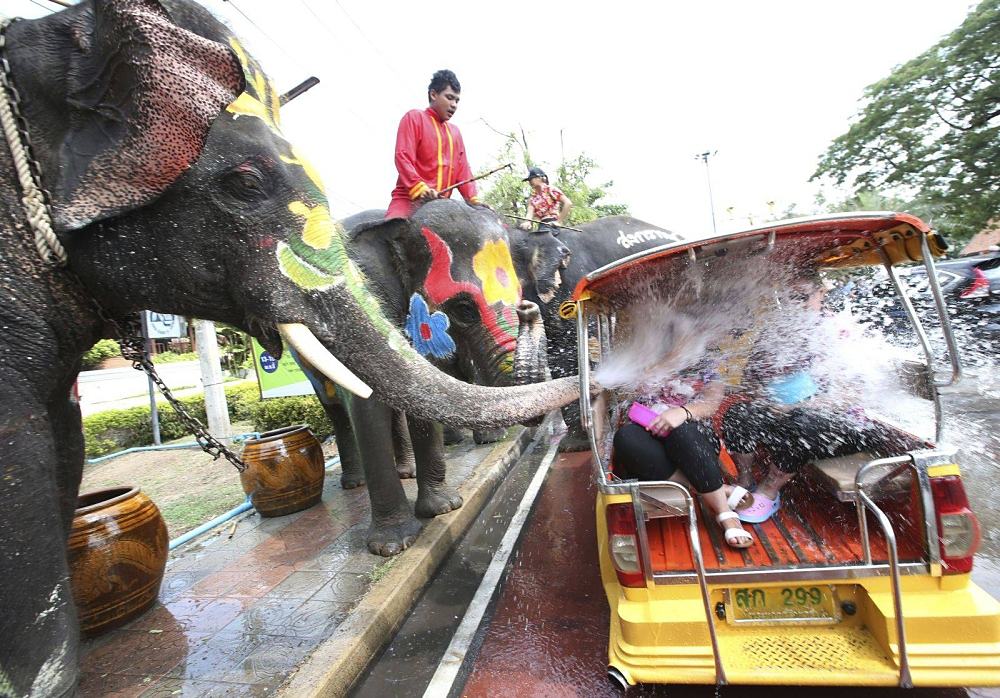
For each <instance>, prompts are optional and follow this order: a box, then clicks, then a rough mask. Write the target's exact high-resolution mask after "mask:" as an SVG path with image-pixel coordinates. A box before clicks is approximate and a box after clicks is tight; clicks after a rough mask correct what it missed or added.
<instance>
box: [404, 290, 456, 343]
mask: <svg viewBox="0 0 1000 698" xmlns="http://www.w3.org/2000/svg"><path fill="white" fill-rule="evenodd" d="M450 324H451V323H450V322H449V320H448V316H447V315H445V314H444V313H442V312H441V311H440V310H436V311H434V312H433V313H431V312H430V309H429V308H428V307H427V301H425V300H424V297H423V296H421V295H420V294H419V293H414V294H413V295H412V296H410V314H409V315H408V316H407V317H406V336H407V337H409V338H410V341H411V342H413V348H414V349H416V350H417V352H418V353H419V354H420V355H421V356H433V357H435V358H438V359H448V358H451V357H452V356H454V354H455V340H453V339H452V338H451V335H449V334H448V326H449V325H450Z"/></svg>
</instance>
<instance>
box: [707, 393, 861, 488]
mask: <svg viewBox="0 0 1000 698" xmlns="http://www.w3.org/2000/svg"><path fill="white" fill-rule="evenodd" d="M875 437H876V435H875V434H874V433H873V432H871V431H866V430H864V429H860V428H859V427H858V426H857V425H854V424H851V423H849V422H847V421H846V420H843V419H837V418H835V417H831V416H826V415H823V414H820V413H818V412H815V411H812V410H809V409H808V408H806V407H798V408H796V409H793V410H791V411H789V412H780V411H778V410H776V409H774V408H772V407H770V406H769V405H768V404H767V403H765V402H740V403H737V404H735V405H733V406H732V407H730V408H729V409H728V410H726V413H725V415H723V417H722V438H723V439H724V440H725V442H726V448H728V449H729V450H730V451H731V452H735V453H753V452H754V451H756V450H757V447H758V446H763V447H764V448H766V449H767V450H768V452H769V453H770V454H771V459H772V461H773V462H774V464H775V465H776V466H777V467H778V469H779V470H781V471H782V472H785V473H795V472H797V471H798V470H799V468H801V467H802V466H803V465H805V464H806V463H808V462H810V461H812V460H815V459H817V458H834V457H837V456H846V455H848V454H851V453H860V452H861V451H869V450H875V449H877V448H878V444H877V440H876V438H875Z"/></svg>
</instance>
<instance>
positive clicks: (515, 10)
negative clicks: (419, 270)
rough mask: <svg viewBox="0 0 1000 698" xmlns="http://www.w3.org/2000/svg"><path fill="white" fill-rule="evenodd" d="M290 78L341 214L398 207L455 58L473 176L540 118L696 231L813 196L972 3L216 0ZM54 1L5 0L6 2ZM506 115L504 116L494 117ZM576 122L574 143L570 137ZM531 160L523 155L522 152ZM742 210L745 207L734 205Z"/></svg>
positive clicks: (291, 124)
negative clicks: (905, 73) (860, 123)
mask: <svg viewBox="0 0 1000 698" xmlns="http://www.w3.org/2000/svg"><path fill="white" fill-rule="evenodd" d="M205 4H206V6H208V7H209V8H210V9H211V10H212V11H214V12H215V13H216V15H217V16H219V17H220V18H222V19H224V20H225V21H226V22H228V23H229V24H230V26H232V27H233V28H234V29H235V31H236V33H237V34H238V35H240V36H241V37H242V38H243V39H244V42H245V43H246V44H247V46H248V47H249V48H250V50H251V52H252V53H253V54H254V55H256V56H257V58H258V59H259V60H260V62H261V63H262V64H263V65H264V67H265V69H266V70H267V71H268V72H269V74H270V76H271V78H272V79H273V80H274V82H275V83H276V85H277V86H278V89H279V90H281V91H285V90H287V89H289V88H290V87H292V86H293V85H295V84H297V83H298V82H300V81H301V80H303V79H304V78H306V77H307V76H309V75H315V76H317V77H319V78H320V80H321V84H320V85H319V86H318V87H315V88H313V90H311V91H310V92H308V93H307V94H305V95H304V96H302V97H300V98H298V99H297V100H295V101H294V102H291V103H290V104H288V105H287V107H286V108H285V109H284V110H283V114H282V119H283V125H284V130H285V132H286V135H288V137H289V138H290V140H292V141H293V142H295V143H296V144H297V145H298V147H299V148H300V150H302V151H303V152H305V153H307V154H308V157H309V158H310V159H312V160H313V161H314V163H315V164H316V165H317V166H318V167H319V169H320V171H321V172H322V174H323V178H324V181H325V184H326V188H327V192H328V194H329V195H330V199H331V207H332V209H333V212H334V214H335V215H337V216H346V215H350V214H351V213H354V212H356V211H358V210H361V209H364V208H375V207H378V208H384V207H385V206H386V205H387V204H388V200H389V192H390V191H391V189H392V187H393V186H394V184H395V178H396V173H395V169H394V166H393V161H392V156H393V146H394V142H395V133H396V126H397V124H398V123H399V118H400V117H401V116H402V114H403V112H405V111H406V110H407V109H410V108H413V107H424V106H426V103H427V102H426V86H427V83H428V81H429V78H430V75H431V74H432V73H433V72H434V71H435V70H436V69H438V68H444V67H447V68H451V69H452V70H454V71H455V72H456V73H457V75H458V78H459V80H460V81H461V83H462V102H461V105H460V107H459V110H458V113H457V114H456V116H455V117H454V119H453V121H452V123H454V124H456V125H458V126H459V128H460V129H461V131H462V134H463V136H464V137H465V142H466V147H467V150H468V152H469V160H470V163H471V165H472V168H473V170H474V171H477V172H478V171H482V170H485V169H487V168H488V167H489V166H491V165H493V164H494V162H495V158H496V155H497V154H498V152H499V150H500V148H501V146H502V144H503V138H502V137H501V136H499V135H498V134H497V133H495V132H494V130H493V129H497V130H499V131H503V132H507V131H511V130H518V131H520V129H522V128H523V130H524V132H525V133H526V135H527V139H528V144H529V146H530V148H531V151H532V154H533V156H534V157H535V159H536V160H539V161H541V164H542V166H543V167H546V168H548V169H549V170H550V171H554V169H555V168H556V167H557V166H558V164H559V161H560V157H561V156H562V154H563V153H565V156H566V157H567V158H571V157H574V156H576V155H577V154H579V153H580V152H585V153H586V154H587V155H589V156H591V157H592V158H594V159H595V160H596V161H597V162H598V164H599V165H600V167H601V170H600V172H599V176H600V178H602V179H611V180H614V187H613V188H612V190H611V193H612V196H611V199H612V200H614V201H616V202H621V203H626V204H628V206H629V207H630V209H631V212H632V214H633V215H635V216H636V217H639V218H642V219H645V220H647V221H650V222H652V223H656V224H658V225H661V226H664V227H667V228H671V229H674V230H677V231H679V232H683V233H687V234H698V233H704V232H707V231H709V230H710V229H711V218H710V214H709V199H708V186H707V183H706V176H705V175H706V172H705V165H704V164H703V163H702V162H701V161H700V160H696V159H695V157H694V155H695V154H696V153H699V152H703V151H706V150H708V151H716V153H717V154H716V155H715V156H714V157H712V158H711V160H710V169H711V181H712V189H713V192H714V199H715V213H716V218H717V220H718V225H719V228H720V230H725V229H732V228H739V227H745V225H746V223H747V217H748V216H751V215H752V216H754V217H755V220H758V219H759V218H760V217H761V216H766V215H768V211H769V207H768V205H767V202H769V201H773V202H774V209H775V211H776V212H780V211H782V210H784V209H785V208H787V207H788V206H789V205H790V204H792V203H798V204H799V206H800V208H808V207H809V206H810V205H811V203H812V200H813V197H814V194H815V192H816V190H817V188H816V186H815V185H814V184H811V183H809V182H808V179H809V176H810V175H811V174H812V172H813V171H814V170H815V166H816V162H817V159H818V157H819V155H820V154H821V153H822V152H823V151H824V150H825V149H826V147H827V145H828V144H829V142H830V141H831V140H832V139H833V138H835V137H836V136H838V135H840V134H841V133H843V132H844V131H845V130H846V128H847V124H848V119H849V118H850V117H851V116H852V115H853V114H854V113H855V112H856V111H857V107H858V100H859V98H860V97H861V96H862V92H863V90H864V88H865V87H866V86H867V85H869V84H871V83H872V82H875V81H876V80H878V79H880V78H883V77H885V76H886V75H888V73H889V72H890V71H891V70H892V68H893V67H894V66H896V65H899V64H900V63H903V62H905V61H906V60H908V59H910V58H912V57H914V56H916V55H918V54H919V53H920V52H922V51H923V50H924V49H926V48H927V47H929V46H930V45H932V44H933V43H934V42H936V41H937V40H938V39H939V38H940V37H942V36H943V35H944V34H947V33H948V32H950V31H951V30H952V29H953V28H955V27H956V26H957V25H958V24H959V23H960V22H961V21H962V19H963V18H964V17H965V15H966V14H967V12H968V10H969V9H970V8H971V7H972V6H974V4H975V3H973V2H969V0H840V1H838V2H816V1H815V0H811V1H807V2H803V1H802V0H797V1H787V2H786V1H778V0H769V1H763V0H761V1H755V2H736V1H735V0H734V1H731V2H730V1H722V0H716V1H712V0H702V1H701V2H629V1H627V0H617V1H615V2H586V1H580V2H573V3H569V2H547V3H546V2H521V1H520V0H506V1H505V2H498V3H483V2H453V3H438V4H427V3H415V2H374V1H372V0H282V1H281V2H277V0H235V2H226V1H224V0H207V1H206V2H205ZM42 7H46V8H48V7H52V5H51V3H50V2H49V1H48V0H34V1H32V0H0V9H2V11H3V12H5V13H6V14H12V15H20V16H25V17H33V16H38V15H40V14H43V13H44V10H43V9H42ZM491 127H492V128H491ZM560 133H561V134H562V139H560ZM516 164H517V167H518V170H521V169H523V168H522V166H521V163H516ZM730 208H731V209H732V211H733V212H732V213H727V209H730Z"/></svg>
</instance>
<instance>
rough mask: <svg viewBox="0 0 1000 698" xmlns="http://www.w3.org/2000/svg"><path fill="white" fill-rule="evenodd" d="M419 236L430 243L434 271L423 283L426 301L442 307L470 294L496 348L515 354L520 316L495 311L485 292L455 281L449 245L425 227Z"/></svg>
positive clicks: (508, 309) (504, 309) (507, 308)
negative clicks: (502, 323) (458, 296)
mask: <svg viewBox="0 0 1000 698" xmlns="http://www.w3.org/2000/svg"><path fill="white" fill-rule="evenodd" d="M420 232H421V233H423V236H424V239H425V240H427V246H428V247H429V248H430V252H431V268H430V269H429V270H428V272H427V278H426V279H424V291H425V292H426V293H427V299H428V300H429V301H430V302H432V303H434V304H435V305H441V304H442V303H444V302H445V301H447V300H448V299H449V298H454V297H455V296H456V295H458V294H459V293H468V294H469V295H470V296H471V297H472V299H473V300H474V301H475V303H476V307H477V308H478V309H479V316H480V317H481V318H482V321H483V325H484V326H485V327H486V329H487V330H489V333H490V335H491V336H492V337H493V339H494V340H495V341H496V343H497V345H498V346H500V347H503V348H504V349H505V350H506V351H511V352H512V351H514V349H515V348H516V346H517V328H518V318H517V313H515V312H514V309H513V308H512V307H510V306H508V305H505V304H500V307H499V308H497V309H494V308H492V307H490V305H489V303H487V302H486V297H485V296H484V295H483V290H482V289H481V288H480V287H479V286H476V285H475V284H472V283H469V282H468V281H455V279H454V278H453V277H452V275H451V263H452V261H453V259H454V258H453V256H452V253H451V248H449V247H448V243H446V242H445V241H444V240H442V239H441V238H440V237H438V235H437V233H435V232H434V231H433V230H431V229H430V228H428V227H426V226H424V227H423V228H421V229H420ZM499 280H500V279H499V278H498V281H499ZM520 296H521V294H520V285H518V292H517V297H518V300H520ZM500 319H503V321H504V324H506V325H508V326H509V327H510V332H508V331H507V330H505V329H504V328H503V327H501V326H500V322H499V321H500Z"/></svg>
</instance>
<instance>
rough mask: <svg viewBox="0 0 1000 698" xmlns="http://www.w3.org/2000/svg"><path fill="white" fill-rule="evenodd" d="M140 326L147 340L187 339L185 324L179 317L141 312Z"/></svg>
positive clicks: (182, 318) (148, 311) (181, 317)
mask: <svg viewBox="0 0 1000 698" xmlns="http://www.w3.org/2000/svg"><path fill="white" fill-rule="evenodd" d="M142 326H143V328H144V329H145V330H146V337H147V338H149V339H172V338H174V337H187V322H185V321H184V317H183V316H181V315H167V314H166V313H154V312H153V311H152V310H143V311H142Z"/></svg>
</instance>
